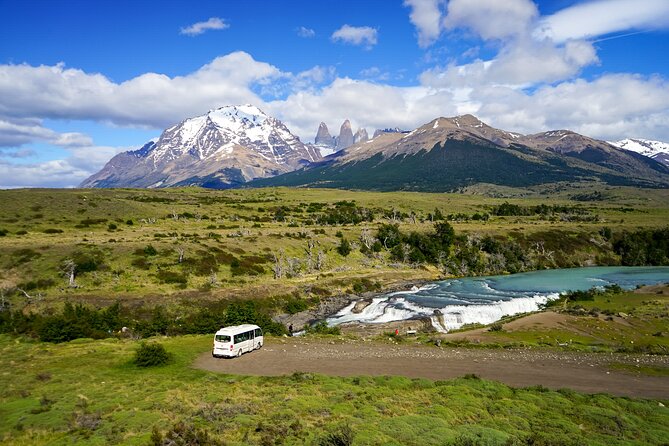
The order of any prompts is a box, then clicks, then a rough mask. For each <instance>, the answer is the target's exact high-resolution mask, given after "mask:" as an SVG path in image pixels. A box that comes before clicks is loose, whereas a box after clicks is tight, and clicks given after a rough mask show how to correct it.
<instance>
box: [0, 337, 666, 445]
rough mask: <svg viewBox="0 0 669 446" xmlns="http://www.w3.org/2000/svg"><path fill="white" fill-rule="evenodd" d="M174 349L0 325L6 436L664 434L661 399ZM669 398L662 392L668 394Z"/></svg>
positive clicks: (485, 440)
mask: <svg viewBox="0 0 669 446" xmlns="http://www.w3.org/2000/svg"><path fill="white" fill-rule="evenodd" d="M160 343H161V344H163V345H164V346H165V349H166V350H167V351H169V352H170V353H171V354H172V355H173V357H172V359H171V360H170V361H169V362H168V363H167V364H166V365H163V366H161V367H150V368H143V367H137V366H136V365H135V364H133V357H134V354H135V351H136V349H137V347H138V342H136V341H133V340H127V339H126V340H97V341H95V340H80V341H73V342H68V343H62V344H44V343H36V342H34V341H31V340H28V339H25V338H9V337H7V336H0V352H2V355H1V356H0V367H2V369H3V370H11V371H12V372H13V373H12V374H11V377H10V376H9V375H7V374H4V375H0V384H1V385H0V389H1V390H0V407H2V417H0V442H2V443H3V444H31V445H36V446H39V445H46V444H52V445H59V444H63V445H65V444H129V445H130V444H134V445H146V444H168V443H169V441H170V439H171V440H173V441H177V439H186V438H188V439H192V443H191V444H205V445H218V444H227V445H267V444H295V445H314V444H317V445H333V444H353V445H358V444H403V445H469V444H491V445H506V444H523V445H529V444H534V445H537V444H543V445H578V444H589V445H590V444H593V445H595V444H601V445H604V444H606V445H628V444H629V445H633V444H662V442H663V441H665V440H666V438H668V437H669V428H668V426H669V415H668V414H667V411H666V408H665V407H660V406H658V402H657V401H644V400H635V399H629V398H617V397H611V396H608V395H603V394H597V395H584V394H580V393H577V392H573V391H570V390H560V391H553V390H549V389H547V388H544V387H541V386H538V387H530V388H525V389H513V388H510V387H507V386H505V385H503V384H499V383H495V382H491V381H486V380H482V379H478V378H477V377H476V376H475V375H469V376H467V377H464V378H460V379H455V380H449V381H430V380H426V379H408V378H402V377H351V378H335V377H326V376H320V375H313V374H307V373H296V374H294V375H292V376H285V377H275V378H270V377H240V376H233V375H218V374H214V373H209V372H204V371H201V370H196V369H193V368H192V367H191V363H192V361H193V360H194V358H195V357H196V356H198V355H200V354H201V352H206V351H207V350H208V349H209V348H210V347H211V336H181V337H175V338H164V339H160ZM666 403H668V402H665V404H666Z"/></svg>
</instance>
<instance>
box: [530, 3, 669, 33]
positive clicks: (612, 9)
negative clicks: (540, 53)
mask: <svg viewBox="0 0 669 446" xmlns="http://www.w3.org/2000/svg"><path fill="white" fill-rule="evenodd" d="M666 28H669V1H667V0H643V1H641V0H596V1H590V2H585V3H580V4H576V5H574V6H571V7H568V8H565V9H562V10H560V11H558V12H556V13H555V14H553V15H551V16H548V17H545V18H543V19H542V20H541V21H540V23H539V25H538V26H537V28H536V30H535V33H534V34H535V36H537V37H539V38H542V37H548V38H550V39H552V40H553V41H555V42H564V41H567V40H570V39H584V38H591V37H595V36H601V35H604V34H610V33H615V32H621V31H626V30H632V29H634V30H640V29H643V30H653V29H666Z"/></svg>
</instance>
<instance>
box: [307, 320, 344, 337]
mask: <svg viewBox="0 0 669 446" xmlns="http://www.w3.org/2000/svg"><path fill="white" fill-rule="evenodd" d="M306 332H307V333H313V334H327V335H340V334H341V329H340V328H339V327H337V326H334V327H330V326H329V325H328V323H327V322H325V321H320V322H318V323H316V324H314V325H311V326H309V327H307V330H306Z"/></svg>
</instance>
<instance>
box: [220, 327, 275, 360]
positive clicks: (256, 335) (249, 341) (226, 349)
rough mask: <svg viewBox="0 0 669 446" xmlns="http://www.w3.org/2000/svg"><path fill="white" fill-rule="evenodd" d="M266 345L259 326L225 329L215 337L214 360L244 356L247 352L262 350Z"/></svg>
mask: <svg viewBox="0 0 669 446" xmlns="http://www.w3.org/2000/svg"><path fill="white" fill-rule="evenodd" d="M264 343H265V341H264V339H263V334H262V329H261V328H260V327H258V326H257V325H251V324H244V325H234V326H231V327H223V328H221V329H220V330H218V331H217V332H216V334H215V335H214V348H213V350H212V351H211V355H212V356H213V357H214V358H218V357H221V356H223V357H233V356H242V354H244V353H246V352H250V351H251V350H255V349H257V348H261V347H262V346H263V344H264Z"/></svg>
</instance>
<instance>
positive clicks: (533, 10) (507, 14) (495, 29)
mask: <svg viewBox="0 0 669 446" xmlns="http://www.w3.org/2000/svg"><path fill="white" fill-rule="evenodd" d="M538 14H539V12H538V10H537V7H536V5H535V4H534V3H533V2H532V1H530V0H504V1H499V0H477V1H475V2H473V1H471V0H450V1H449V2H448V7H447V12H446V17H444V21H443V24H444V27H445V28H446V29H448V30H453V29H456V28H468V29H470V30H471V31H473V32H474V33H475V34H477V35H478V36H480V37H481V38H482V39H484V40H490V39H506V38H508V37H512V36H515V35H519V34H524V33H525V32H526V31H527V29H528V27H529V26H530V24H531V23H532V22H533V20H534V19H535V18H536V17H537V16H538Z"/></svg>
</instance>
